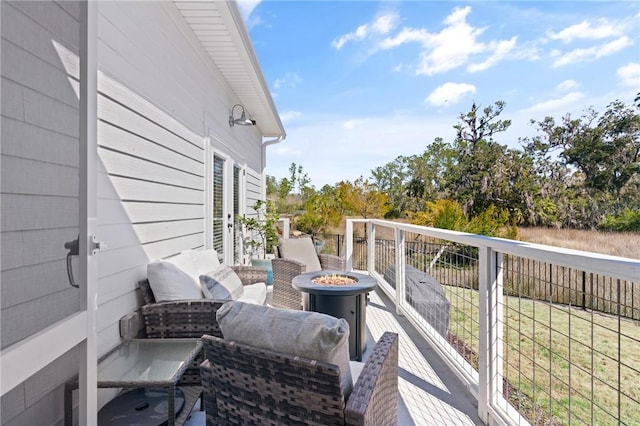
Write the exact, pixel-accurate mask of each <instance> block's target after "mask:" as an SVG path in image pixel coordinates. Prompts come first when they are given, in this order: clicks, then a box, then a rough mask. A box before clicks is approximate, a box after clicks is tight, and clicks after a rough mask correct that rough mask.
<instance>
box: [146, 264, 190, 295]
mask: <svg viewBox="0 0 640 426" xmlns="http://www.w3.org/2000/svg"><path fill="white" fill-rule="evenodd" d="M177 257H180V256H177ZM185 263H187V266H188V260H184V259H183V260H181V261H178V262H173V261H168V260H156V261H154V262H151V263H149V264H148V265H147V278H148V279H149V286H150V287H151V290H152V291H153V295H154V297H155V299H156V302H165V301H170V300H190V299H202V290H201V289H200V283H199V282H198V281H196V280H197V276H192V275H190V274H189V273H187V272H186V271H185V270H184V269H183V268H182V267H181V264H183V265H184V264H185Z"/></svg>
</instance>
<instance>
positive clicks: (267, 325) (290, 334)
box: [216, 302, 353, 398]
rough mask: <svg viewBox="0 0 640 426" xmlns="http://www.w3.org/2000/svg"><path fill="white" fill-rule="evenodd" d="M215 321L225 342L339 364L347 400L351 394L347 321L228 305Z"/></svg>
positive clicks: (271, 309)
mask: <svg viewBox="0 0 640 426" xmlns="http://www.w3.org/2000/svg"><path fill="white" fill-rule="evenodd" d="M216 319H217V321H218V324H220V330H221V331H222V335H223V336H224V338H225V340H233V341H235V342H238V343H243V344H245V345H251V346H255V347H258V348H262V349H269V350H272V351H276V352H282V353H286V354H289V355H295V356H300V357H304V358H309V359H313V360H317V361H321V362H326V363H329V364H333V365H337V366H338V367H339V368H340V373H341V374H340V375H341V383H340V384H341V387H342V392H343V394H344V396H345V398H347V397H348V396H349V394H350V393H351V390H352V388H353V382H352V379H351V370H350V368H349V323H347V321H346V320H345V319H344V318H340V319H338V318H334V317H332V316H330V315H325V314H320V313H317V312H305V311H298V310H291V309H279V308H272V307H270V306H264V305H253V304H248V303H243V302H227V303H225V304H224V305H222V307H221V308H220V309H218V312H217V313H216Z"/></svg>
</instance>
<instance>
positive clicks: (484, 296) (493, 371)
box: [478, 247, 503, 423]
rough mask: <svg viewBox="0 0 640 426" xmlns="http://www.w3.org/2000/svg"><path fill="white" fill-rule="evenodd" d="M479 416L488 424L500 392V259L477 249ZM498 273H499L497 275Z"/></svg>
mask: <svg viewBox="0 0 640 426" xmlns="http://www.w3.org/2000/svg"><path fill="white" fill-rule="evenodd" d="M478 262H479V277H478V278H479V292H480V294H479V299H480V309H479V311H480V312H479V314H480V318H479V323H480V324H479V328H480V336H479V338H480V342H479V343H480V344H479V347H480V354H479V367H478V375H479V383H478V415H479V416H480V418H481V419H482V420H483V421H484V422H485V423H489V407H490V406H491V405H495V402H496V401H497V396H498V395H500V394H501V392H502V381H503V374H502V362H501V360H502V326H501V324H502V256H499V257H498V256H496V252H494V251H493V249H491V248H489V247H480V252H479V256H478ZM498 271H500V272H499V273H498Z"/></svg>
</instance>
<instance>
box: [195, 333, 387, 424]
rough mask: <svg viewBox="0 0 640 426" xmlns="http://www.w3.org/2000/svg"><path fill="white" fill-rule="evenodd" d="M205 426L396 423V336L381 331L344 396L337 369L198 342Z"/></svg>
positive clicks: (219, 343)
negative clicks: (202, 356)
mask: <svg viewBox="0 0 640 426" xmlns="http://www.w3.org/2000/svg"><path fill="white" fill-rule="evenodd" d="M202 342H203V345H204V350H205V357H206V360H205V361H204V362H203V363H202V365H201V367H200V368H201V376H202V381H203V392H204V396H203V399H204V405H205V411H206V419H207V426H212V425H217V424H259V425H281V424H296V425H345V424H346V425H380V426H390V425H395V424H397V412H398V335H397V334H395V333H390V332H387V333H384V334H383V335H382V337H381V338H380V340H379V341H378V343H377V344H376V345H375V347H374V348H373V352H372V354H371V355H370V357H369V358H368V359H367V361H366V363H365V364H364V367H363V370H362V372H361V374H360V376H359V378H358V379H357V381H356V382H355V383H354V386H353V391H352V392H351V394H350V395H349V396H348V398H345V397H344V395H343V392H342V388H341V386H340V370H339V368H338V366H336V365H333V364H327V363H324V362H319V361H315V360H311V359H307V358H302V357H296V356H293V355H288V354H284V353H279V352H273V351H270V350H266V349H258V348H255V347H253V346H248V345H243V344H240V343H236V342H229V341H225V340H224V339H220V338H218V337H213V336H203V337H202Z"/></svg>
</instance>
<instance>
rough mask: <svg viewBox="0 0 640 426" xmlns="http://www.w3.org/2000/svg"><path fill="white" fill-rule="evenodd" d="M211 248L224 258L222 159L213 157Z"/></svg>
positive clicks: (221, 258) (219, 256) (220, 257)
mask: <svg viewBox="0 0 640 426" xmlns="http://www.w3.org/2000/svg"><path fill="white" fill-rule="evenodd" d="M212 195H213V248H214V249H215V250H216V251H217V252H218V258H219V259H220V260H221V261H222V260H223V258H224V198H223V196H224V159H222V158H220V157H218V156H214V157H213V194H212Z"/></svg>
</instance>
